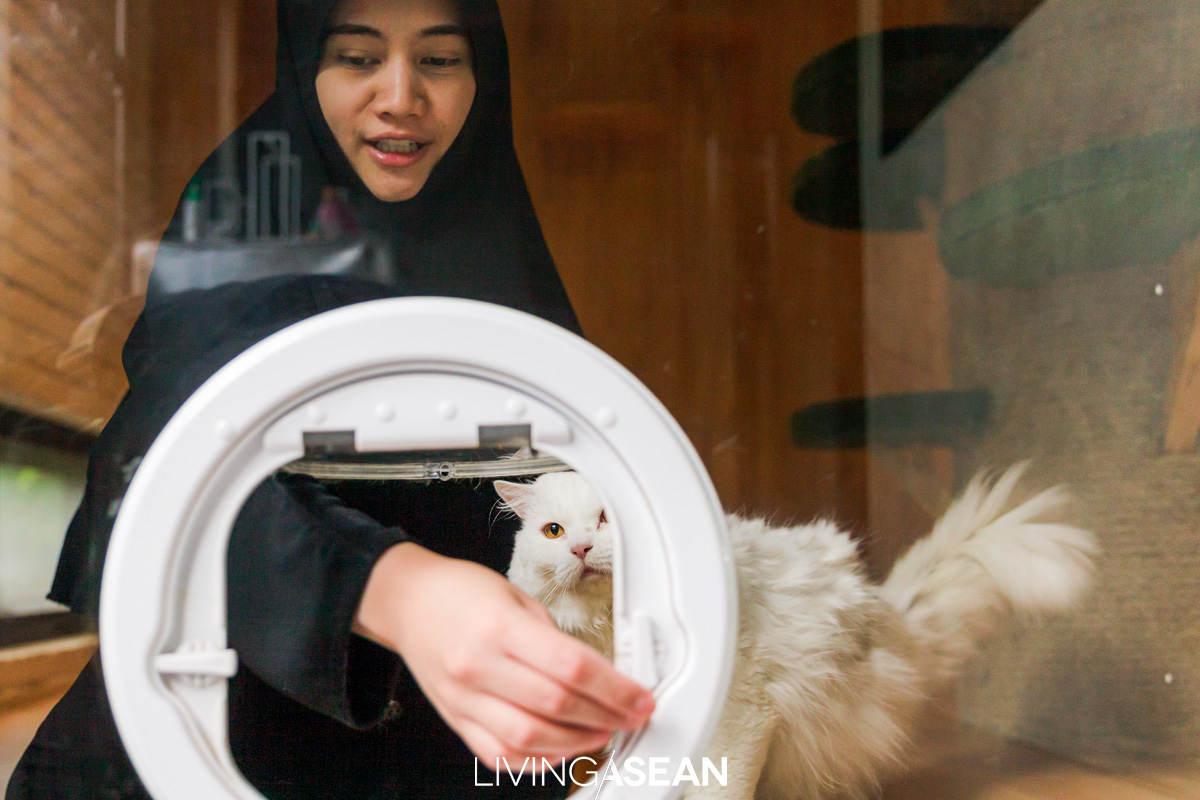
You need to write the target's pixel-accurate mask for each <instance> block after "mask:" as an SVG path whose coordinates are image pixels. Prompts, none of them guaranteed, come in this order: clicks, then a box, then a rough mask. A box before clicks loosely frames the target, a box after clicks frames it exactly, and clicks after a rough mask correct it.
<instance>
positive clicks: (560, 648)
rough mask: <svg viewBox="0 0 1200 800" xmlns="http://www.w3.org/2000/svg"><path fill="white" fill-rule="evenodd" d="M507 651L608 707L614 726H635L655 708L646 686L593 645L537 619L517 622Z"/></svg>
mask: <svg viewBox="0 0 1200 800" xmlns="http://www.w3.org/2000/svg"><path fill="white" fill-rule="evenodd" d="M508 653H509V655H510V656H512V657H513V658H514V659H516V660H518V661H521V662H522V663H524V664H526V665H527V666H529V667H530V668H531V669H533V670H534V671H535V672H538V673H541V674H542V675H545V676H547V677H550V678H553V679H554V681H555V682H556V683H558V684H560V685H561V686H562V687H564V688H565V689H566V690H567V691H569V692H571V693H573V694H576V695H579V696H581V697H583V698H585V699H587V700H589V701H591V702H593V703H595V704H596V705H598V706H601V707H603V708H606V709H608V711H610V712H611V713H613V714H615V715H616V716H617V719H618V720H619V721H618V722H617V724H615V725H614V727H617V728H626V729H633V728H637V727H639V726H641V725H642V724H644V723H645V721H646V719H647V718H648V717H649V716H650V712H651V711H653V710H654V697H653V696H652V695H651V694H650V692H649V691H648V690H647V689H645V688H643V687H642V686H640V685H639V684H638V683H636V682H635V681H634V680H633V679H631V678H628V677H626V676H625V675H622V674H621V673H620V672H618V671H617V669H616V667H614V666H613V665H612V664H611V663H610V662H609V661H608V660H607V659H606V658H604V656H602V655H600V654H599V653H597V652H596V651H595V650H593V649H592V648H590V647H588V646H587V645H585V644H583V643H582V642H580V641H578V640H576V639H573V638H571V637H570V636H567V635H566V634H565V633H562V632H561V631H559V630H558V629H556V628H552V627H548V626H546V625H544V624H543V623H542V622H541V621H540V620H537V619H526V620H524V621H522V622H521V623H520V627H519V628H518V629H517V630H515V631H514V636H513V637H512V638H511V640H510V644H509V648H508Z"/></svg>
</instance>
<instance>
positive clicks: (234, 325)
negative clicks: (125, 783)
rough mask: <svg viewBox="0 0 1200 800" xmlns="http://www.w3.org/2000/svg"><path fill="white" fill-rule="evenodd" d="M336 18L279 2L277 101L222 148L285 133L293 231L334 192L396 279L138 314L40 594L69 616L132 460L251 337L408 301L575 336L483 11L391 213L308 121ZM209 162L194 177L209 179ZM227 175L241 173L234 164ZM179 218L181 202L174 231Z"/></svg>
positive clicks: (476, 8) (85, 598)
mask: <svg viewBox="0 0 1200 800" xmlns="http://www.w3.org/2000/svg"><path fill="white" fill-rule="evenodd" d="M335 5H336V0H277V15H278V16H277V19H278V32H279V44H278V49H277V56H276V70H277V72H276V81H275V91H274V93H273V94H272V95H271V96H270V97H269V98H268V100H267V101H266V102H265V103H264V104H263V105H262V106H261V107H260V108H259V109H258V110H257V111H255V112H254V114H252V115H251V116H250V117H249V118H248V119H247V120H246V122H244V123H243V124H242V125H241V126H239V127H238V129H237V130H236V131H235V132H234V133H233V134H232V135H231V136H230V138H229V140H227V144H229V143H232V144H233V145H235V146H236V148H237V149H238V151H239V152H240V153H244V152H245V142H246V139H247V137H248V136H249V134H251V133H253V132H256V131H262V130H283V131H286V132H287V133H288V134H289V136H290V139H291V149H292V152H293V153H296V154H298V155H299V157H300V159H301V163H302V174H303V180H304V183H303V202H302V217H303V219H304V220H308V219H310V218H311V217H312V215H313V214H314V213H315V210H316V207H317V204H318V202H319V198H320V195H321V191H322V187H324V186H338V187H344V188H345V189H346V190H347V192H348V195H349V199H350V203H351V206H352V207H353V209H354V211H355V212H356V216H357V219H358V222H359V224H360V226H362V227H364V228H366V229H367V230H368V231H370V232H371V233H373V234H375V235H377V236H380V237H383V238H385V239H386V240H387V242H388V244H389V247H390V250H391V253H392V257H393V259H394V261H395V265H396V270H395V275H396V282H395V283H394V284H393V285H390V286H382V285H379V284H373V283H370V282H367V281H364V280H360V279H351V278H344V277H342V278H339V277H336V276H316V275H298V276H287V277H282V278H280V277H275V278H269V279H264V280H259V281H253V282H246V283H233V284H226V285H223V286H220V287H218V288H216V289H209V290H196V291H190V292H184V293H182V294H180V295H177V296H174V297H172V298H171V299H169V300H167V301H164V302H160V303H156V304H155V305H154V306H153V307H151V308H147V310H146V311H145V312H143V314H142V315H141V316H140V317H139V318H138V320H137V322H136V324H135V325H134V328H133V330H132V332H131V333H130V336H129V339H128V340H127V341H126V344H125V348H124V351H123V361H124V366H125V372H126V375H127V377H128V379H129V384H130V389H129V392H128V394H127V395H126V397H125V398H124V400H123V401H122V402H121V405H120V406H119V407H118V409H117V411H116V412H115V413H114V415H113V417H112V419H111V420H110V421H109V423H108V425H107V426H106V427H105V429H104V431H103V432H102V433H101V435H100V438H99V440H98V441H97V443H96V445H95V447H94V448H93V451H92V456H91V460H90V462H89V467H88V482H87V489H86V491H85V494H84V498H83V501H82V503H81V505H80V508H79V510H78V511H77V512H76V515H75V517H74V519H73V520H72V522H71V525H70V527H69V529H68V531H67V536H66V540H65V542H64V544H63V550H62V554H61V556H60V559H59V564H58V571H57V573H56V575H55V580H54V584H53V586H52V588H51V591H50V594H49V597H50V599H52V600H55V601H57V602H60V603H64V604H67V605H69V606H70V607H71V609H72V610H74V611H76V612H81V613H95V612H96V610H97V608H98V602H99V586H100V574H101V568H102V565H103V559H104V553H105V550H106V549H107V545H108V539H109V536H110V534H111V530H112V524H113V520H114V519H115V516H116V511H117V509H118V508H119V505H120V499H121V497H122V496H123V494H124V491H125V488H126V486H127V485H128V482H129V480H130V478H131V476H132V473H133V471H134V470H135V469H136V466H137V463H138V462H139V460H140V458H141V456H142V455H143V454H144V453H145V452H146V450H147V449H148V448H149V446H150V444H151V443H152V442H153V440H154V438H155V436H156V435H157V434H158V431H159V430H161V429H162V427H163V426H164V425H165V424H166V423H167V421H168V420H169V419H170V417H171V415H172V414H174V412H175V411H176V410H177V409H178V408H179V407H180V406H181V405H182V404H183V402H184V401H186V400H187V398H188V397H190V396H191V394H192V393H193V392H194V391H195V390H196V389H197V388H199V386H200V385H201V384H202V383H203V382H204V381H205V380H206V379H207V378H208V377H209V376H211V375H212V374H213V373H214V372H216V370H218V369H219V368H220V367H221V366H222V365H224V364H225V363H227V362H228V361H229V360H231V359H233V358H234V357H236V356H237V355H238V354H239V353H241V352H242V351H244V350H245V349H247V348H248V347H250V346H251V345H253V344H255V343H256V342H258V341H260V340H261V339H263V338H265V337H267V336H269V335H271V334H273V333H275V332H277V331H279V330H281V329H283V328H285V327H287V326H288V325H290V324H293V323H295V322H298V321H300V320H303V319H305V318H307V317H310V316H312V315H314V314H317V313H320V312H322V311H327V310H330V309H333V308H337V307H340V306H344V305H349V304H352V303H357V302H363V301H366V300H372V299H379V298H383V297H392V296H408V295H437V296H448V297H463V298H470V299H476V300H484V301H488V302H493V303H498V304H501V305H505V306H509V307H511V308H516V309H519V310H523V311H527V312H529V313H532V314H536V315H538V316H540V317H542V318H544V319H547V320H549V321H551V322H554V323H556V324H558V325H561V326H563V327H564V328H567V329H568V330H571V331H574V332H576V333H578V332H579V326H578V322H577V320H576V318H575V314H574V312H573V311H572V309H571V305H570V302H569V301H568V299H567V295H566V292H565V290H564V288H563V285H562V282H561V281H560V279H559V277H558V273H557V272H556V270H555V268H554V263H553V260H552V259H551V256H550V252H549V249H548V248H547V246H546V242H545V239H544V238H543V236H542V231H541V227H540V225H539V224H538V221H537V217H536V215H535V213H534V210H533V204H532V202H531V200H530V198H529V193H528V190H527V188H526V186H525V180H524V177H523V175H522V173H521V168H520V165H519V164H518V161H517V156H516V151H515V148H514V145H513V133H512V110H511V95H510V88H509V68H508V47H507V43H506V41H505V37H504V31H503V28H502V26H501V20H500V12H499V8H498V6H497V5H496V2H495V0H459V7H460V9H461V10H462V14H463V21H464V23H465V24H466V26H467V29H468V35H469V39H470V43H471V46H472V49H473V63H474V68H475V77H476V92H475V100H474V103H473V105H472V108H471V111H470V113H469V114H468V117H467V120H466V122H465V123H464V125H463V128H462V131H461V132H460V134H459V136H458V138H457V139H456V140H455V142H454V143H453V144H452V145H451V147H450V148H449V149H448V151H447V152H446V154H445V156H444V157H443V158H442V160H441V161H440V162H439V163H438V164H437V165H436V167H435V168H434V170H433V172H432V174H431V175H430V177H429V180H428V181H427V182H426V185H425V186H424V188H423V189H422V190H421V192H420V193H418V194H417V195H416V196H415V197H414V198H412V199H411V200H407V201H402V202H397V203H386V202H383V201H380V200H378V199H376V198H375V197H374V196H373V195H371V193H370V192H369V191H368V190H367V188H366V187H365V185H364V184H363V182H362V181H361V180H360V179H359V178H358V176H357V174H356V173H355V172H354V171H353V169H352V168H351V166H350V163H349V161H348V160H347V159H346V157H345V155H344V154H343V153H342V151H341V148H340V147H339V146H338V144H337V142H336V140H335V139H334V137H333V133H332V131H331V130H330V128H329V126H328V124H327V123H326V122H325V118H324V115H323V114H322V112H321V110H320V105H319V103H318V100H317V93H316V75H317V69H318V66H319V63H320V60H321V51H322V44H323V36H322V33H323V29H324V25H325V20H326V19H327V18H328V16H329V13H330V12H331V11H332V9H333V7H334V6H335ZM219 152H220V151H219V150H218V152H217V153H214V154H213V156H211V157H210V158H209V159H208V160H207V161H206V162H205V164H204V165H203V166H202V167H201V169H200V171H199V172H198V175H211V174H213V173H214V172H215V171H216V165H217V163H218V160H219V157H218V153H219ZM237 162H238V163H239V164H241V165H244V162H245V158H238V159H237ZM242 168H243V169H244V166H243V167H242ZM241 178H242V179H243V180H242V186H243V187H244V186H245V185H246V184H245V180H244V178H245V175H244V174H243V175H242V176H241ZM181 213H182V200H181V203H180V207H179V208H177V209H176V218H178V217H179V216H180V215H181Z"/></svg>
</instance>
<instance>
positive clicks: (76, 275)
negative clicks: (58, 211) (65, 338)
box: [0, 206, 103, 313]
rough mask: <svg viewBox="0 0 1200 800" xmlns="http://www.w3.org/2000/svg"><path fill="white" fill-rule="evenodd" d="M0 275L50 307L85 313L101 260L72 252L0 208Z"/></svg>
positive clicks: (38, 229) (27, 220) (41, 228)
mask: <svg viewBox="0 0 1200 800" xmlns="http://www.w3.org/2000/svg"><path fill="white" fill-rule="evenodd" d="M0 245H6V246H7V249H6V250H0V275H2V276H4V277H6V278H9V279H10V280H13V281H16V282H18V283H21V284H22V285H25V286H29V287H30V288H32V289H33V290H34V291H35V292H36V293H37V294H38V295H39V296H41V297H43V298H44V299H45V300H46V301H47V302H50V303H51V304H52V305H56V306H60V307H62V308H65V309H69V310H77V311H79V312H82V313H87V312H88V311H90V310H91V309H92V308H94V307H95V305H97V303H96V302H95V301H94V300H93V296H94V294H95V285H94V284H95V279H96V273H97V269H98V267H99V266H100V264H102V263H103V261H102V260H98V259H95V258H88V257H85V256H82V255H80V254H78V253H75V252H72V251H71V250H69V249H67V247H66V246H64V243H63V242H62V241H60V240H58V239H55V238H52V236H51V234H50V233H49V232H48V231H47V230H46V229H45V228H43V227H41V226H40V225H36V224H35V223H33V222H32V221H31V220H29V219H27V218H26V217H25V216H23V215H18V214H16V213H15V212H13V210H12V209H11V208H8V207H6V206H0Z"/></svg>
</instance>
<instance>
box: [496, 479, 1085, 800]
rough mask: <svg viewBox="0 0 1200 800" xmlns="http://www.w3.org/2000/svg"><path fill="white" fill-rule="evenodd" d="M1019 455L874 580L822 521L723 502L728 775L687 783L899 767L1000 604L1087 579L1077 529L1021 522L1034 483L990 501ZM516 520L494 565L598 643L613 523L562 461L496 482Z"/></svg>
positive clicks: (839, 785) (800, 793) (852, 781)
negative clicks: (733, 572)
mask: <svg viewBox="0 0 1200 800" xmlns="http://www.w3.org/2000/svg"><path fill="white" fill-rule="evenodd" d="M1021 471H1022V467H1014V468H1012V469H1010V470H1009V471H1008V472H1007V473H1005V474H1004V475H1003V476H1001V477H1000V478H999V479H998V480H996V481H995V482H994V483H991V482H990V481H989V479H988V478H987V477H986V476H983V475H980V476H977V477H976V478H975V479H974V480H973V481H971V483H970V484H969V485H968V486H967V488H966V491H965V492H964V493H963V495H962V496H961V497H960V498H959V499H958V500H957V501H955V502H954V504H953V505H951V506H950V508H949V510H947V511H946V514H945V515H944V516H943V517H942V519H941V520H940V521H939V522H938V523H937V524H936V525H935V526H934V528H933V531H932V533H930V534H929V535H928V536H926V537H925V538H924V539H922V540H920V541H918V542H917V543H916V544H915V545H914V546H913V547H912V549H910V550H909V551H908V553H907V555H905V556H904V557H903V558H901V559H900V561H898V562H897V563H896V565H895V567H894V568H893V569H892V572H891V575H890V576H889V577H888V579H887V581H886V582H885V583H884V584H883V585H882V586H877V585H874V584H872V583H870V582H869V581H868V580H867V578H866V577H865V572H864V570H863V566H862V564H861V562H860V559H859V553H858V550H857V548H856V547H855V544H854V542H853V541H851V539H850V537H849V536H848V535H847V534H845V533H844V532H842V531H840V530H838V528H837V527H836V526H835V525H833V524H832V523H830V522H814V523H812V524H809V525H800V526H796V527H791V528H780V527H772V526H770V525H768V524H767V523H766V522H765V521H763V520H758V519H744V518H742V517H739V516H736V515H730V516H729V517H728V525H729V534H730V538H731V540H732V545H733V552H734V558H735V561H736V565H737V577H738V609H739V620H738V622H739V627H738V645H737V654H736V658H735V663H734V671H733V682H732V685H731V688H730V692H729V698H728V700H727V701H726V703H725V707H724V709H723V710H722V714H721V718H720V722H719V723H718V726H717V731H716V734H715V735H714V737H713V739H712V741H711V743H710V744H709V747H708V752H707V753H706V754H705V755H707V756H708V757H710V758H713V757H715V761H716V762H717V763H719V761H720V758H721V757H727V758H728V759H729V760H728V765H729V773H728V786H727V787H715V788H714V787H696V788H692V789H690V790H689V791H688V792H687V794H686V795H685V796H686V797H688V798H700V797H722V798H733V799H735V800H750V799H751V798H759V800H774V799H775V798H779V799H780V800H784V799H785V798H786V800H793V799H794V798H803V799H804V800H826V799H827V798H856V800H857V799H859V798H866V797H868V796H869V795H870V793H871V792H872V791H874V790H876V789H877V787H878V785H879V782H880V780H881V779H882V777H884V776H885V774H887V773H888V772H889V771H891V770H894V769H895V768H897V767H899V766H900V765H901V762H902V758H903V756H904V755H905V752H906V748H907V745H908V744H909V742H910V738H911V736H912V734H913V733H914V728H915V725H916V722H917V720H918V718H919V717H920V716H921V712H922V710H923V702H924V701H925V700H926V699H927V698H928V697H929V696H930V694H931V693H932V692H934V691H935V690H936V689H938V688H939V686H941V685H943V684H944V683H945V682H946V681H949V680H952V679H953V678H954V677H955V676H956V675H957V674H958V671H959V668H960V667H961V665H962V663H963V662H964V661H965V660H966V659H967V658H968V657H969V656H970V655H971V654H972V653H973V652H974V651H975V648H976V646H977V644H978V643H979V642H980V641H981V639H982V638H983V637H984V636H985V635H986V634H987V632H988V631H989V630H990V629H991V628H992V627H993V626H994V625H995V624H996V623H997V622H999V621H1001V620H1002V619H1003V618H1005V617H1006V616H1008V615H1009V613H1010V612H1012V611H1019V612H1025V613H1029V612H1039V611H1057V610H1062V609H1065V608H1067V607H1069V606H1070V605H1071V604H1072V603H1073V602H1074V601H1075V600H1077V599H1078V597H1079V596H1080V595H1081V593H1082V592H1083V590H1084V589H1085V588H1086V586H1087V585H1088V583H1089V580H1090V577H1091V572H1092V556H1093V554H1094V553H1095V550H1096V547H1095V543H1094V540H1093V538H1092V536H1091V534H1090V533H1088V532H1086V531H1083V530H1080V529H1078V528H1074V527H1070V526H1068V525H1063V524H1055V523H1050V522H1044V521H1038V520H1039V518H1041V517H1042V516H1043V515H1044V514H1045V513H1046V512H1047V511H1050V510H1052V509H1054V508H1056V507H1058V506H1060V505H1061V504H1062V502H1063V500H1064V499H1065V494H1064V493H1063V492H1062V491H1061V490H1059V489H1051V490H1048V491H1044V492H1042V493H1041V494H1038V495H1037V496H1035V497H1033V498H1032V499H1030V500H1027V501H1026V502H1024V503H1022V504H1020V505H1018V506H1016V507H1015V508H1012V509H1010V510H1006V507H1007V506H1008V505H1009V498H1010V495H1011V493H1012V489H1013V486H1014V484H1015V483H1016V482H1017V480H1018V478H1019V477H1020V474H1021ZM496 490H497V492H498V493H499V494H500V496H501V498H502V499H503V501H504V503H505V505H507V507H508V508H509V509H511V510H512V511H513V512H515V513H516V514H517V515H518V516H519V517H520V518H521V520H522V526H521V529H520V531H519V532H518V534H517V537H516V544H515V549H514V552H513V560H512V564H511V566H510V567H509V571H508V577H509V579H510V580H511V581H512V582H513V583H514V584H516V585H517V586H519V587H520V588H521V589H523V590H524V591H526V592H528V593H529V594H531V595H532V596H534V597H536V598H537V599H538V600H540V601H541V602H542V603H543V604H544V605H545V606H546V607H547V609H548V610H549V611H550V613H551V615H552V616H553V617H554V619H555V621H556V622H557V623H558V625H559V627H560V628H562V630H564V631H566V632H568V633H571V634H573V635H575V636H577V637H579V638H580V639H582V640H583V641H585V642H588V643H589V644H591V645H592V646H594V647H595V648H596V649H598V650H600V651H601V652H603V653H605V654H606V655H609V656H610V657H611V653H612V568H613V538H612V534H613V531H612V526H610V525H608V524H607V521H606V519H605V515H604V509H603V508H602V506H601V503H600V500H599V498H598V497H597V495H596V493H595V492H594V491H593V490H592V487H591V486H590V485H589V484H588V483H587V481H586V480H584V479H583V478H582V477H580V476H579V475H578V474H576V473H552V474H548V475H543V476H541V477H539V478H538V479H537V480H536V481H534V482H533V483H530V484H518V483H511V482H506V481H497V482H496Z"/></svg>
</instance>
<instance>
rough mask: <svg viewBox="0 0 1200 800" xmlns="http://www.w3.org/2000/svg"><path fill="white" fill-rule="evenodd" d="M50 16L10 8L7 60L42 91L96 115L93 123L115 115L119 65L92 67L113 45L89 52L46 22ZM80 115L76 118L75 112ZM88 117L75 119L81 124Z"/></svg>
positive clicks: (81, 44)
mask: <svg viewBox="0 0 1200 800" xmlns="http://www.w3.org/2000/svg"><path fill="white" fill-rule="evenodd" d="M51 16H52V14H50V13H41V14H34V13H31V12H30V11H29V9H27V8H24V7H23V6H21V5H20V4H15V5H12V6H10V13H9V30H10V31H11V32H14V33H15V34H16V35H11V36H10V37H9V42H8V60H9V64H10V66H11V68H12V69H14V70H20V71H21V72H24V73H25V74H27V75H29V76H31V77H33V78H34V79H35V80H36V82H37V83H38V84H39V85H40V86H41V87H42V88H43V89H44V90H49V91H51V92H52V94H53V96H55V97H57V98H58V99H59V100H60V101H63V100H65V101H67V102H68V103H70V104H71V105H72V106H73V107H74V108H75V109H77V110H78V111H81V112H84V113H86V114H90V115H93V116H92V117H91V119H101V120H103V119H105V118H106V114H105V109H108V111H107V116H108V117H111V116H112V113H113V111H112V109H113V103H112V100H113V95H112V89H113V87H114V86H115V85H116V66H115V65H104V64H101V63H89V62H90V61H91V59H90V58H89V55H90V53H91V52H95V53H97V54H99V53H101V52H108V53H111V52H112V49H113V46H112V44H111V42H112V40H111V39H110V40H109V42H110V43H109V44H108V45H106V46H104V45H102V46H100V47H96V48H88V47H87V46H86V44H85V43H84V42H81V41H79V40H78V37H75V41H72V40H71V37H70V35H69V33H68V32H65V31H61V30H55V29H54V27H53V26H50V25H48V24H47V21H48V19H49V18H50V17H51ZM76 116H78V114H76ZM87 121H89V120H88V119H76V122H77V123H78V124H83V123H86V122H87Z"/></svg>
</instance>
